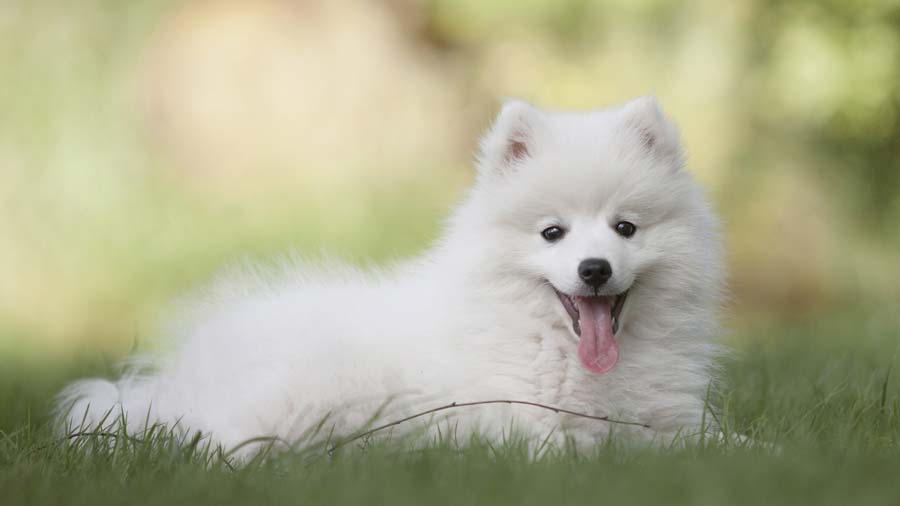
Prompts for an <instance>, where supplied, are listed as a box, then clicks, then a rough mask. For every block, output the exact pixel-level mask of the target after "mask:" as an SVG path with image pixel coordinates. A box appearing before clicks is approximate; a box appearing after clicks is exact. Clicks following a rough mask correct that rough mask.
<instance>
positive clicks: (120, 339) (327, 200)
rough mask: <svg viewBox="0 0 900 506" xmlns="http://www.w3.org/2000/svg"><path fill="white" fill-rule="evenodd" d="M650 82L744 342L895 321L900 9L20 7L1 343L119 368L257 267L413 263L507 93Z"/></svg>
mask: <svg viewBox="0 0 900 506" xmlns="http://www.w3.org/2000/svg"><path fill="white" fill-rule="evenodd" d="M648 93H654V94H656V95H657V96H658V97H659V99H660V100H661V102H662V103H663V105H664V107H665V108H666V109H667V110H668V112H669V113H670V115H671V116H673V117H674V118H675V119H676V121H677V122H678V123H679V124H680V125H681V127H682V132H683V135H684V140H685V144H686V146H687V152H688V157H689V166H690V169H691V170H692V171H694V172H695V173H696V174H697V176H698V178H699V179H700V180H701V182H702V183H703V184H704V185H705V186H706V187H707V188H708V189H709V191H710V195H711V197H712V198H713V200H714V201H715V203H716V206H717V208H718V209H719V211H720V213H721V214H722V216H723V218H724V223H725V230H726V234H727V241H728V249H729V252H730V253H729V262H730V268H731V291H732V293H733V296H732V298H731V301H730V303H729V307H728V314H729V315H730V316H729V328H730V329H731V330H732V332H733V333H735V334H740V333H741V332H742V329H746V328H748V327H749V326H753V325H754V324H756V323H758V322H761V321H782V320H791V319H796V318H809V317H811V318H816V317H817V316H818V315H830V317H831V318H832V319H833V318H834V315H835V314H838V315H840V314H843V313H846V314H848V315H850V314H853V315H858V314H863V315H871V314H878V315H879V318H882V319H884V318H887V319H890V320H891V321H895V322H896V321H897V315H898V312H897V310H898V309H900V305H898V301H900V288H898V286H900V254H898V251H900V142H898V141H900V119H898V110H900V2H898V1H896V0H861V1H854V2H850V1H846V2H842V1H837V0H830V1H821V2H805V1H791V0H787V1H771V0H768V1H767V0H761V1H750V0H736V1H729V2H717V1H712V0H694V1H687V2H663V1H657V0H639V1H631V0H613V1H607V2H589V1H585V0H567V1H556V2H540V1H537V0H527V1H512V0H498V1H492V2H487V1H478V0H462V1H459V0H458V1H449V0H432V1H414V0H392V1H383V2H375V1H372V2H362V1H358V2H350V1H328V2H326V1H311V0H309V1H287V0H283V1H276V0H271V1H267V0H254V1H251V0H229V1H225V0H221V1H219V0H215V1H214V0H208V1H193V2H186V1H174V0H162V1H148V0H130V1H127V2H124V1H118V0H77V1H68V2H61V1H50V0H2V2H0V355H2V356H5V357H19V358H27V359H28V360H37V361H46V362H50V361H58V360H63V361H65V360H73V358H72V357H96V356H104V357H110V358H111V359H114V358H117V357H121V356H123V355H124V354H126V353H127V352H128V351H129V350H130V349H131V348H132V347H133V346H134V345H135V343H137V342H139V343H141V345H142V346H143V345H144V344H145V343H152V341H153V337H154V335H155V333H156V324H157V323H158V319H159V316H160V314H161V312H162V311H164V309H165V307H166V303H167V301H169V300H171V299H172V298H173V297H174V296H177V295H178V294H179V293H183V292H184V291H185V290H188V289H190V288H191V287H193V286H197V284H198V283H202V282H203V280H205V279H208V277H209V276H211V275H212V274H213V273H214V272H215V271H216V270H217V269H220V268H222V267H223V266H225V265H227V264H228V263H230V262H234V261H236V260H239V259H241V258H246V257H250V258H266V257H268V256H271V255H274V254H277V253H280V252H284V251H286V250H288V249H294V250H296V251H299V252H301V253H308V254H318V253H320V252H321V251H326V252H328V253H329V254H332V255H334V256H338V257H341V258H345V259H347V260H348V261H354V262H363V263H366V262H370V261H372V262H376V263H381V262H389V261H391V260H394V259H398V258H403V257H406V256H408V255H411V254H414V253H415V252H417V251H419V250H421V249H422V248H423V247H424V246H425V245H426V244H427V243H428V241H429V240H431V239H433V238H434V237H436V235H437V234H438V233H439V227H440V221H441V217H442V216H444V215H445V213H446V212H447V210H448V208H449V207H450V206H452V205H453V203H454V202H455V201H457V200H458V199H459V198H460V197H461V195H462V192H463V190H464V188H465V187H466V185H467V184H468V183H469V182H470V180H471V177H472V169H471V168H470V165H471V163H470V162H471V160H472V156H473V151H474V147H475V145H476V141H477V137H478V135H479V134H480V133H481V132H482V131H483V129H484V128H485V127H486V126H487V125H488V124H489V121H490V119H491V117H492V115H493V114H494V112H495V111H496V110H497V107H498V104H499V103H500V101H501V100H502V98H503V97H518V98H523V99H526V100H529V101H532V102H534V103H536V104H539V105H543V106H548V107H556V108H585V107H595V106H600V105H609V104H613V103H617V102H621V101H624V100H626V99H628V98H631V97H633V96H636V95H642V94H648ZM368 259H372V260H368ZM771 339H778V336H777V335H773V336H771Z"/></svg>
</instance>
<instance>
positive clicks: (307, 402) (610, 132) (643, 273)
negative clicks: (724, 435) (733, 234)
mask: <svg viewBox="0 0 900 506" xmlns="http://www.w3.org/2000/svg"><path fill="white" fill-rule="evenodd" d="M682 164H683V162H682V152H681V147H680V143H679V139H678V134H677V131H676V128H675V127H674V126H673V125H672V124H671V123H670V122H669V121H668V120H667V119H666V118H665V116H664V115H663V113H662V112H661V110H660V109H659V107H658V105H657V103H656V101H655V100H654V99H653V98H639V99H636V100H634V101H632V102H629V103H627V104H625V105H624V106H620V107H615V108H611V109H604V110H594V111H588V112H550V111H543V110H540V109H537V108H535V107H533V106H530V105H528V104H525V103H523V102H518V101H512V102H509V103H507V104H506V105H505V106H504V107H503V110H502V111H501V112H500V114H499V116H498V117H497V119H496V122H495V124H494V126H493V128H492V129H491V130H490V132H489V133H488V134H487V135H486V136H485V138H484V139H483V141H482V151H481V155H480V157H479V161H478V176H477V181H476V183H475V185H474V187H473V188H472V189H471V191H470V192H469V193H468V195H467V197H466V198H465V200H464V201H463V202H462V203H461V205H460V206H459V207H458V208H457V209H456V210H455V212H454V213H453V215H452V217H451V219H450V220H449V223H448V225H447V228H446V231H445V233H444V235H443V237H442V238H441V239H440V240H439V241H438V243H437V244H436V245H434V247H432V248H431V249H430V250H429V251H428V252H426V253H425V254H424V255H423V256H421V257H420V258H417V259H415V260H412V261H410V262H408V263H404V264H401V265H398V266H396V267H393V268H391V269H388V270H387V271H385V272H377V273H372V272H359V271H358V270H355V269H353V268H349V267H338V266H329V267H323V266H321V265H315V266H313V265H303V264H302V263H300V262H294V263H292V264H291V265H285V266H282V267H281V268H279V269H275V270H272V271H270V272H264V271H262V270H260V269H250V270H244V271H243V272H241V273H232V274H230V275H227V276H223V277H222V278H221V279H220V280H219V281H218V282H217V283H215V284H214V285H213V286H212V287H211V288H209V289H208V290H206V291H205V293H204V295H203V296H202V297H199V298H198V299H197V300H195V301H194V302H193V303H191V304H185V305H184V306H185V310H184V311H183V312H182V313H183V314H181V315H179V317H178V318H176V319H175V320H174V321H175V322H176V323H175V324H173V325H170V327H171V329H170V330H169V331H168V336H167V337H171V338H174V339H175V342H176V343H177V346H176V349H175V350H174V352H173V353H171V354H170V355H169V356H168V357H166V358H164V359H160V360H158V361H156V364H155V367H154V368H153V369H152V370H151V371H149V372H147V371H144V372H140V373H129V374H126V375H125V376H124V377H122V378H120V379H119V380H117V381H115V382H109V381H105V380H99V379H95V380H85V381H81V382H77V383H75V384H73V385H71V386H70V387H69V388H67V389H66V390H65V392H63V394H62V396H61V400H60V404H59V406H60V408H61V410H62V413H63V414H61V415H60V420H61V421H62V422H64V424H66V425H68V426H69V427H70V428H71V427H74V426H80V425H89V426H95V425H97V424H98V423H99V422H100V421H101V420H102V419H103V417H104V416H105V415H106V414H107V413H110V414H111V415H112V416H111V417H109V418H107V421H108V423H117V420H121V419H122V418H121V417H120V416H119V415H122V414H124V415H125V418H124V419H125V420H127V429H128V430H129V431H132V432H136V431H140V430H142V429H143V428H144V426H145V423H146V422H148V421H149V422H151V423H164V424H168V425H169V426H175V427H177V428H178V429H180V430H185V431H191V432H193V431H201V432H203V433H204V434H207V435H209V437H210V438H211V440H212V441H213V442H215V443H220V444H222V445H224V446H225V447H233V446H234V445H236V444H238V443H240V442H241V441H245V440H247V439H249V438H254V437H258V436H274V437H277V438H280V439H281V440H285V441H295V440H297V439H298V438H300V437H301V436H302V435H303V434H305V433H306V431H307V430H308V429H309V428H310V427H311V426H315V425H316V424H317V423H318V422H320V421H322V420H323V419H325V418H326V417H327V420H326V425H327V426H328V427H330V428H333V430H334V431H336V433H338V434H350V433H353V432H354V431H357V430H361V429H363V428H364V426H365V425H366V423H367V422H371V421H372V420H371V417H372V416H373V415H374V414H375V412H376V411H378V410H379V408H383V409H381V410H380V411H379V414H380V418H381V420H382V421H383V420H390V419H392V418H396V417H400V416H406V415H409V414H411V413H415V412H418V411H423V410H426V409H429V408H433V407H436V406H440V405H442V404H447V403H449V402H454V401H455V402H472V401H481V400H492V399H510V400H518V401H528V402H535V403H542V404H547V405H552V406H557V407H560V408H564V409H568V410H572V411H577V412H582V413H585V414H590V415H595V416H610V417H614V418H617V419H623V420H628V421H633V422H640V423H643V424H646V425H648V426H649V427H650V428H649V429H648V428H645V427H637V426H625V425H616V424H611V423H605V422H598V421H595V420H587V419H582V418H578V417H572V416H570V415H564V414H557V413H553V412H551V411H546V410H541V409H537V408H534V407H529V406H522V405H515V406H497V405H492V406H476V407H466V408H457V409H451V410H447V411H444V412H442V415H446V416H448V417H449V418H450V420H451V421H452V426H453V428H454V429H455V430H456V434H455V435H456V437H457V438H460V437H466V436H467V435H469V434H470V433H474V432H476V431H477V432H478V433H480V434H482V435H484V436H486V437H489V438H496V437H502V436H503V435H504V434H505V432H506V431H507V430H508V429H510V427H511V425H510V424H511V423H512V424H515V428H516V430H518V431H520V432H521V433H522V434H524V435H525V436H534V437H536V438H539V437H543V436H546V435H547V434H548V433H550V432H551V431H554V430H555V429H557V428H562V429H563V430H556V431H555V433H556V434H563V433H565V434H569V435H571V436H573V437H574V439H575V441H576V442H578V443H579V444H582V445H591V444H593V443H594V442H597V441H602V440H604V439H605V438H606V437H608V435H609V434H610V430H611V429H615V430H616V433H617V434H622V435H624V436H628V437H629V438H632V439H633V438H635V437H637V438H638V439H642V440H647V441H649V440H654V439H656V440H659V439H660V438H661V439H664V440H669V439H671V436H673V435H674V434H676V433H678V432H679V431H682V432H692V431H696V430H697V429H698V427H699V425H700V423H701V418H702V416H703V411H704V401H705V399H704V397H705V393H706V392H707V389H708V386H709V385H710V383H711V381H712V380H713V376H712V365H713V360H714V358H715V355H716V352H717V346H716V345H715V344H714V339H713V338H714V336H715V334H716V333H717V324H716V313H717V309H718V301H719V300H720V295H721V286H722V285H721V280H722V262H721V251H720V244H719V240H718V236H717V223H716V220H715V218H714V216H713V213H712V212H711V210H710V207H709V205H707V202H706V201H705V199H704V197H703V195H702V194H701V191H700V189H699V188H698V187H697V186H696V185H695V183H694V182H693V180H692V178H691V177H690V175H689V174H688V173H687V172H685V171H684V170H683V168H682ZM388 401H390V402H389V403H388V404H387V405H386V406H385V402H388ZM397 428H398V429H400V428H401V427H400V426H398V427H397ZM329 430H330V429H329ZM326 432H328V431H327V430H326Z"/></svg>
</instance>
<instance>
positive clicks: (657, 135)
mask: <svg viewBox="0 0 900 506" xmlns="http://www.w3.org/2000/svg"><path fill="white" fill-rule="evenodd" d="M620 114H621V118H622V129H623V130H624V133H625V134H626V135H628V136H630V137H631V138H632V139H633V140H635V141H637V143H638V146H639V147H640V149H643V150H645V151H646V152H647V153H649V154H651V155H652V156H654V157H656V158H657V159H658V160H659V161H661V162H664V163H668V164H670V165H671V167H672V168H673V169H679V168H681V166H682V165H683V163H684V156H683V154H682V150H681V140H680V136H679V134H678V127H676V126H675V125H674V124H673V123H672V122H671V121H669V119H668V118H666V115H665V113H664V112H663V111H662V108H660V106H659V103H658V102H657V101H656V97H653V96H648V97H640V98H636V99H634V100H632V101H631V102H628V103H627V104H625V105H624V106H623V107H622V109H621V112H620Z"/></svg>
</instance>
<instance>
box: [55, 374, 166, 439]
mask: <svg viewBox="0 0 900 506" xmlns="http://www.w3.org/2000/svg"><path fill="white" fill-rule="evenodd" d="M149 386H150V383H149V381H148V379H147V378H145V377H140V376H136V375H125V376H123V377H122V378H120V379H119V380H117V381H116V382H112V381H108V380H104V379H96V378H95V379H85V380H80V381H76V382H74V383H72V384H70V385H68V386H67V387H66V388H65V389H64V390H63V391H62V392H60V394H59V395H58V396H57V398H56V408H55V419H56V422H57V428H58V430H59V431H60V432H61V433H64V434H71V433H74V432H84V431H94V430H103V431H114V430H118V429H119V428H120V427H121V426H122V425H123V424H124V425H125V428H126V429H127V430H128V431H129V432H133V431H136V430H140V429H141V428H142V427H144V426H145V425H146V423H147V421H148V420H149V417H150V415H151V402H150V395H148V394H149Z"/></svg>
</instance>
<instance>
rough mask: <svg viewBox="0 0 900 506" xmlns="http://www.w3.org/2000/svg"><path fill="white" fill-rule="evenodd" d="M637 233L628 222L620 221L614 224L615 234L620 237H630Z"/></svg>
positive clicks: (632, 224) (635, 228)
mask: <svg viewBox="0 0 900 506" xmlns="http://www.w3.org/2000/svg"><path fill="white" fill-rule="evenodd" d="M635 232H637V227H635V226H634V223H631V222H630V221H620V222H618V223H616V233H617V234H619V235H621V236H622V237H631V236H633V235H634V233H635Z"/></svg>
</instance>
